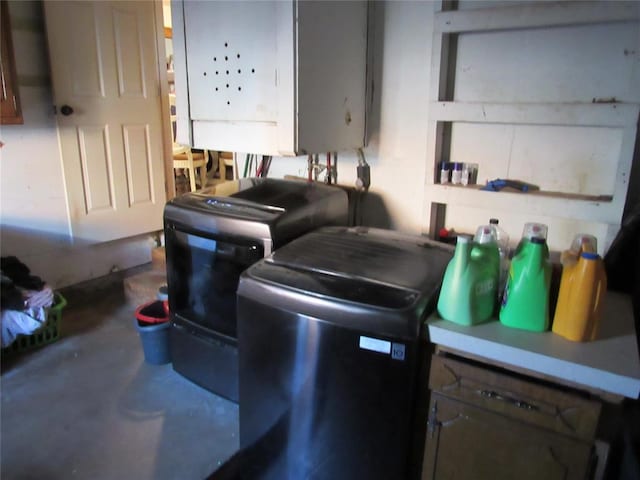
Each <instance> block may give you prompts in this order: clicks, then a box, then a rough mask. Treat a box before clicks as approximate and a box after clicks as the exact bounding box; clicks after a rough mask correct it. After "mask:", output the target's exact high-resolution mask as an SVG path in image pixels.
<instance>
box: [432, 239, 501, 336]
mask: <svg viewBox="0 0 640 480" xmlns="http://www.w3.org/2000/svg"><path fill="white" fill-rule="evenodd" d="M474 249H476V245H475V244H474V242H472V241H471V239H470V238H468V237H465V236H459V237H458V240H457V242H456V250H455V253H454V255H453V258H452V259H451V261H450V262H449V265H448V266H447V270H446V271H445V274H444V279H443V281H442V289H441V290H440V297H439V298H438V313H439V315H440V317H442V318H443V319H445V320H449V321H451V322H455V323H458V324H460V325H476V324H478V323H482V322H485V321H487V320H489V319H490V318H491V316H492V314H493V309H494V306H495V292H496V288H497V269H496V275H495V276H488V272H489V269H487V268H486V266H485V263H484V259H485V257H486V255H485V252H484V250H482V249H481V250H475V251H474ZM472 252H473V254H472ZM474 257H475V258H474Z"/></svg>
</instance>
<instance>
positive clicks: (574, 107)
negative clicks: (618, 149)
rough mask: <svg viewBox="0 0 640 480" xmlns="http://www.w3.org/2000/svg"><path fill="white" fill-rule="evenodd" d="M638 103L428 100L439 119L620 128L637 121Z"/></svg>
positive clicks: (432, 113) (442, 120) (440, 120)
mask: <svg viewBox="0 0 640 480" xmlns="http://www.w3.org/2000/svg"><path fill="white" fill-rule="evenodd" d="M639 113H640V106H639V105H637V104H623V103H553V104H540V103H519V104H505V103H486V102H485V103H469V102H431V103H430V105H429V114H430V117H431V119H433V120H435V121H439V122H472V123H504V124H529V125H571V126H581V127H592V126H595V127H611V128H624V127H628V126H630V125H634V124H635V123H636V122H637V121H638V114H639Z"/></svg>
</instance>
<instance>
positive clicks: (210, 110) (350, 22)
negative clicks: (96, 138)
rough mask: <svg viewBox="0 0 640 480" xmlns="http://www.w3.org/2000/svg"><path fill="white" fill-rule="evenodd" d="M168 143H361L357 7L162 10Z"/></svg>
mask: <svg viewBox="0 0 640 480" xmlns="http://www.w3.org/2000/svg"><path fill="white" fill-rule="evenodd" d="M171 12H172V24H173V42H174V43H173V48H174V62H175V86H176V98H177V101H176V108H177V116H178V131H177V139H178V141H179V142H180V143H184V144H188V145H191V146H194V147H197V148H206V149H210V150H223V151H234V152H236V151H241V152H251V153H258V154H264V155H298V154H305V153H321V152H327V151H338V150H347V149H354V148H359V147H362V146H363V144H364V127H365V84H366V43H367V5H366V2H360V1H359V2H305V1H301V2H298V1H246V2H245V1H243V2H198V1H189V0H187V1H183V0H177V1H176V0H174V1H172V4H171Z"/></svg>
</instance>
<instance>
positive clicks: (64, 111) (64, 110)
mask: <svg viewBox="0 0 640 480" xmlns="http://www.w3.org/2000/svg"><path fill="white" fill-rule="evenodd" d="M60 113H61V114H62V115H64V116H65V117H68V116H69V115H71V114H72V113H73V108H71V107H70V106H69V105H63V106H61V107H60Z"/></svg>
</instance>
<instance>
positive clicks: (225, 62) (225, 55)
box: [202, 42, 256, 105]
mask: <svg viewBox="0 0 640 480" xmlns="http://www.w3.org/2000/svg"><path fill="white" fill-rule="evenodd" d="M241 62H242V58H241V54H240V53H239V52H235V51H233V50H232V49H231V48H230V47H229V42H224V47H222V54H218V55H214V56H213V57H212V62H211V70H209V71H208V70H205V71H204V72H202V75H203V76H205V77H207V76H209V77H210V78H211V82H212V84H213V93H215V94H216V95H224V96H225V98H226V103H227V105H231V100H232V98H233V97H232V94H233V93H235V94H240V93H241V92H242V89H243V84H246V83H247V82H248V81H249V80H250V78H247V76H248V75H252V74H255V73H256V69H255V67H248V66H246V65H242V63H241ZM210 71H213V72H214V74H213V75H209V72H210Z"/></svg>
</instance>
